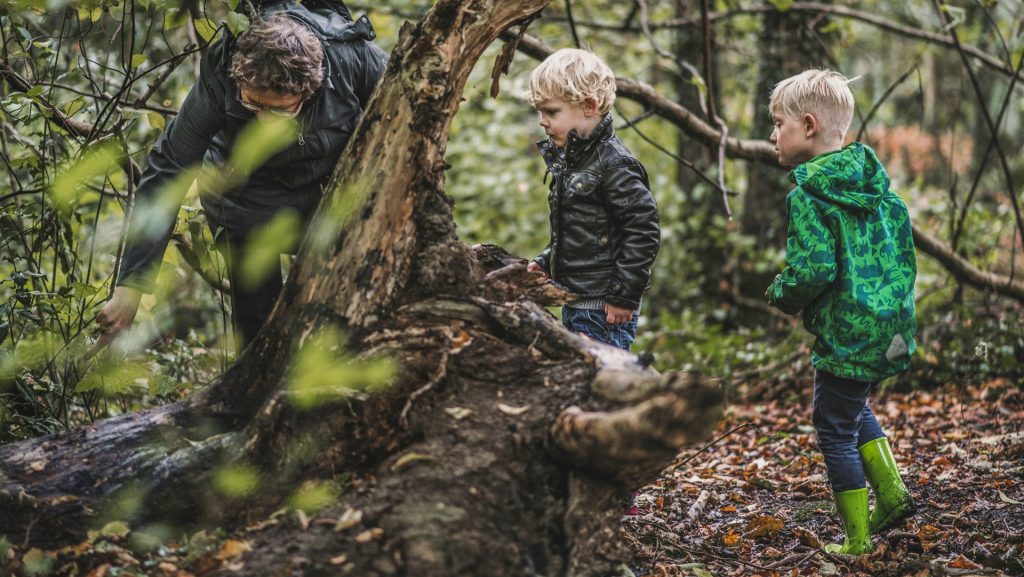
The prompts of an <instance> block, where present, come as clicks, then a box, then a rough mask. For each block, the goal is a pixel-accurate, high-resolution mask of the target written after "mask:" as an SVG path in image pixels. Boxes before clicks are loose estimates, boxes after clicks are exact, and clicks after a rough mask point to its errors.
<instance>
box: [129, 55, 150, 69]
mask: <svg viewBox="0 0 1024 577" xmlns="http://www.w3.org/2000/svg"><path fill="white" fill-rule="evenodd" d="M146 60H149V56H146V55H145V54H132V68H138V67H139V66H142V65H143V64H145V62H146Z"/></svg>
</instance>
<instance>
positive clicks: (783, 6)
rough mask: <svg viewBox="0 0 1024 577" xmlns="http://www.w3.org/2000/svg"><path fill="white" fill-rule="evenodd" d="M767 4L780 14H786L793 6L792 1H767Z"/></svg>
mask: <svg viewBox="0 0 1024 577" xmlns="http://www.w3.org/2000/svg"><path fill="white" fill-rule="evenodd" d="M768 3H769V4H771V5H772V6H774V7H775V8H776V9H777V10H779V11H780V12H788V11H789V9H790V8H791V7H792V6H793V0H768Z"/></svg>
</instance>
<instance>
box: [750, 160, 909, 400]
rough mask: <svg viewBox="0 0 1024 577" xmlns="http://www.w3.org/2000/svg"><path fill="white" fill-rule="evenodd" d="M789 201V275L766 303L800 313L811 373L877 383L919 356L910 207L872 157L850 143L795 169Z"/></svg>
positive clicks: (775, 285) (775, 284) (777, 282)
mask: <svg viewBox="0 0 1024 577" xmlns="http://www.w3.org/2000/svg"><path fill="white" fill-rule="evenodd" d="M789 177H790V180H791V181H793V183H794V184H796V188H794V189H793V190H792V191H791V192H790V193H789V195H788V196H787V197H786V205H787V212H788V213H789V232H788V235H787V239H786V268H785V269H784V270H783V271H782V273H781V274H779V275H778V276H776V277H775V280H774V281H773V282H772V284H771V286H770V287H768V291H767V293H766V295H767V297H768V300H769V302H771V303H772V304H773V305H775V306H776V307H778V308H779V309H781V310H782V311H783V312H786V313H788V314H795V313H797V312H799V311H801V310H802V311H803V317H804V327H805V328H806V329H807V330H808V331H810V332H811V334H813V335H814V336H815V337H816V339H815V342H814V348H813V352H812V362H813V364H814V367H815V368H817V369H819V370H822V371H825V372H828V373H832V374H833V375H836V376H839V377H844V378H848V379H855V380H858V381H867V382H878V381H880V380H881V379H884V378H885V377H888V376H891V375H894V374H896V373H898V372H900V371H904V370H906V369H907V368H908V367H909V366H910V357H911V355H913V354H914V351H915V350H916V348H917V345H916V343H915V342H914V333H915V332H916V330H917V322H916V320H915V318H914V280H915V279H916V277H917V260H916V259H915V257H914V239H913V234H912V232H911V228H910V215H909V214H908V213H907V206H906V205H905V204H904V203H903V200H902V199H900V197H899V196H897V195H896V194H895V193H893V192H892V191H891V190H889V176H888V175H887V174H886V173H885V169H884V168H883V167H882V164H881V163H880V162H879V161H878V157H876V156H875V152H874V151H873V150H871V148H869V147H867V146H865V145H863V144H861V143H859V142H854V143H852V144H849V145H847V146H846V147H844V148H843V149H842V150H838V151H835V152H830V153H827V154H822V155H819V156H816V157H814V158H812V159H811V160H809V161H807V162H805V163H803V164H801V165H800V166H798V167H796V168H795V169H794V170H793V171H792V172H791V173H790V175H789Z"/></svg>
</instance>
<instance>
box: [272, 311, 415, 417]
mask: <svg viewBox="0 0 1024 577" xmlns="http://www.w3.org/2000/svg"><path fill="white" fill-rule="evenodd" d="M344 342H345V338H344V335H342V334H341V333H340V332H339V331H336V330H333V329H327V330H324V331H322V332H320V333H318V334H316V335H314V336H312V337H310V339H309V342H308V343H307V344H306V346H305V347H303V348H302V350H301V351H299V353H298V354H297V355H296V358H295V361H294V364H293V365H292V367H291V369H290V371H289V374H288V394H289V397H290V398H291V401H292V403H293V404H294V405H295V406H296V407H298V408H300V409H311V408H314V407H316V406H319V405H321V404H323V403H326V402H332V401H337V400H341V399H346V398H349V397H352V396H356V395H359V394H361V393H362V392H363V391H369V390H379V389H381V388H383V387H387V386H388V385H390V383H391V382H392V381H393V379H394V375H395V372H396V366H395V363H394V361H392V360H391V359H389V358H386V357H384V358H376V359H372V360H369V361H363V360H357V359H354V358H353V357H352V356H351V355H349V354H348V353H347V352H346V351H345V348H344Z"/></svg>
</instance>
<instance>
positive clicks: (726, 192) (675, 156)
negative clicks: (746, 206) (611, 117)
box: [615, 105, 738, 196]
mask: <svg viewBox="0 0 1024 577" xmlns="http://www.w3.org/2000/svg"><path fill="white" fill-rule="evenodd" d="M615 111H616V113H618V114H619V116H622V112H621V110H620V109H619V107H618V105H616V106H615ZM629 128H632V129H633V131H634V132H636V133H637V135H638V136H639V137H640V138H642V139H644V141H645V142H647V143H648V144H650V145H651V146H653V147H654V148H657V149H658V150H660V151H661V152H662V153H664V154H666V155H668V156H669V157H671V158H672V159H673V160H675V161H676V162H678V163H679V164H682V165H683V166H685V167H686V168H689V169H690V170H692V171H693V172H694V174H696V175H697V176H698V177H699V178H700V179H701V180H703V181H704V182H706V183H708V184H710V185H711V186H713V187H715V189H716V190H718V191H719V192H721V193H722V194H723V195H729V196H736V195H737V194H738V193H736V192H733V191H731V190H729V189H727V188H723V187H722V186H721V185H719V183H717V182H715V181H714V180H712V179H711V178H710V177H708V176H707V175H706V174H704V173H703V172H701V170H700V169H699V168H697V166H696V165H695V164H693V163H692V162H690V161H689V160H686V159H685V158H683V157H681V156H679V155H678V154H676V153H674V152H672V151H671V150H668V149H667V148H665V147H664V146H662V145H660V144H658V143H657V142H655V141H654V140H653V139H651V138H650V137H649V136H647V135H646V134H644V133H643V131H642V130H640V129H639V128H637V126H636V125H635V124H633V125H630V126H629Z"/></svg>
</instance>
